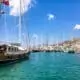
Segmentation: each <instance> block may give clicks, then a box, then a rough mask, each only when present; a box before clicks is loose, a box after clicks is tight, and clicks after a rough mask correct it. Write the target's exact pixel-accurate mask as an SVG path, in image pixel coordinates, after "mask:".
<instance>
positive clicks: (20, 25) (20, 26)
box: [19, 0, 22, 43]
mask: <svg viewBox="0 0 80 80" xmlns="http://www.w3.org/2000/svg"><path fill="white" fill-rule="evenodd" d="M19 6H20V10H19V43H21V28H22V24H21V0H20V5H19Z"/></svg>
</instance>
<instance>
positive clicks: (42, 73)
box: [0, 52, 80, 80]
mask: <svg viewBox="0 0 80 80" xmlns="http://www.w3.org/2000/svg"><path fill="white" fill-rule="evenodd" d="M0 80H80V54H67V53H53V52H51V53H48V52H47V53H45V52H39V53H31V55H30V58H29V60H26V61H23V62H19V63H15V64H10V65H4V66H0Z"/></svg>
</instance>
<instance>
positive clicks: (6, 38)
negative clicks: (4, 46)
mask: <svg viewBox="0 0 80 80" xmlns="http://www.w3.org/2000/svg"><path fill="white" fill-rule="evenodd" d="M3 8H4V10H6V7H5V5H4V6H3ZM6 19H7V18H6V13H5V14H4V30H5V40H6V42H7V41H8V35H7V31H8V30H7V22H6V21H7V20H6Z"/></svg>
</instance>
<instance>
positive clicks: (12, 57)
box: [0, 0, 30, 64]
mask: <svg viewBox="0 0 80 80" xmlns="http://www.w3.org/2000/svg"><path fill="white" fill-rule="evenodd" d="M20 4H21V0H20ZM0 5H9V0H0ZM3 14H5V12H4V11H3V10H2V9H0V15H3ZM21 27H22V24H21V13H20V16H19V43H0V64H3V63H9V62H14V61H18V60H22V59H28V58H29V54H30V53H29V51H28V50H26V49H24V48H23V47H21Z"/></svg>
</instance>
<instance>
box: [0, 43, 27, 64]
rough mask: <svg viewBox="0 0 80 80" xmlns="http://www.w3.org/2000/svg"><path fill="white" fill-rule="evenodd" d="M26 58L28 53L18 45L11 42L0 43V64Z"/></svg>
mask: <svg viewBox="0 0 80 80" xmlns="http://www.w3.org/2000/svg"><path fill="white" fill-rule="evenodd" d="M28 58H29V53H27V51H26V50H25V49H23V48H22V47H20V46H17V45H12V44H2V45H0V64H2V63H9V62H14V61H18V60H22V59H28Z"/></svg>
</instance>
